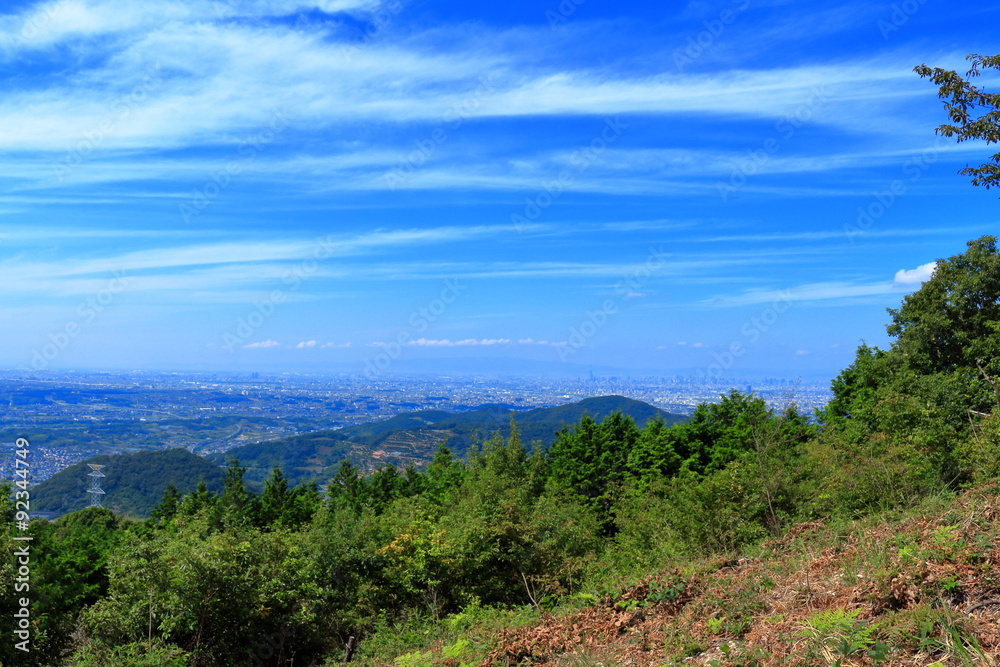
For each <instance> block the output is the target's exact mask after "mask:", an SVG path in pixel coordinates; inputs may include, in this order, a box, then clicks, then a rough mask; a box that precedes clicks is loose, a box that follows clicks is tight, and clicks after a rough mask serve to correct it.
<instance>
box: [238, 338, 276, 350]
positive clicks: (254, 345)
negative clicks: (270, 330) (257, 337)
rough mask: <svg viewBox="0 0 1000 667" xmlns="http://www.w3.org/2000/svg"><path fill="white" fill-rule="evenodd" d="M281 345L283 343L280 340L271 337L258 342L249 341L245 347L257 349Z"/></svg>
mask: <svg viewBox="0 0 1000 667" xmlns="http://www.w3.org/2000/svg"><path fill="white" fill-rule="evenodd" d="M280 345H281V343H279V342H278V341H276V340H271V339H270V338H268V339H267V340H263V341H259V342H257V343H247V344H246V345H244V346H243V347H244V349H248V350H255V349H263V348H268V347H279V346H280Z"/></svg>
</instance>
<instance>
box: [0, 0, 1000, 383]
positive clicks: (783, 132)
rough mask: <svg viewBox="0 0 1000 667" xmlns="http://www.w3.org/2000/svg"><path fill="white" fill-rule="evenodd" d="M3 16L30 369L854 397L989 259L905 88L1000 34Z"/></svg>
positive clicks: (831, 26)
mask: <svg viewBox="0 0 1000 667" xmlns="http://www.w3.org/2000/svg"><path fill="white" fill-rule="evenodd" d="M5 11H6V13H5V14H4V15H2V17H0V30H2V33H3V36H4V37H3V40H2V47H0V54H2V58H3V61H2V62H3V64H2V68H0V77H2V79H3V90H4V95H3V98H2V100H0V127H2V128H3V132H2V133H0V144H2V153H0V164H2V172H0V173H2V180H0V188H2V192H3V201H2V203H0V214H2V216H3V224H2V227H0V275H2V277H3V281H4V288H5V289H4V294H5V298H4V299H3V303H2V308H3V317H2V319H0V337H2V342H3V345H2V346H0V350H2V352H0V364H2V365H6V366H8V367H11V368H29V369H30V368H34V369H67V368H176V369H199V368H205V369H251V370H261V371H273V370H283V369H288V370H299V371H301V370H310V371H315V372H322V371H325V370H336V371H343V370H347V371H353V372H358V373H364V372H367V373H369V374H383V373H391V372H394V371H401V370H406V369H410V368H415V367H418V366H419V367H421V368H425V369H433V368H436V367H437V368H441V369H447V368H450V367H451V366H450V365H449V364H453V363H457V362H455V360H456V359H460V360H461V359H465V360H469V359H472V360H477V361H476V363H482V364H483V367H484V368H485V367H487V366H489V367H490V368H501V369H502V368H508V369H510V370H511V372H513V371H514V370H518V371H522V370H524V369H530V368H532V367H537V368H538V369H549V370H552V369H569V370H568V371H567V372H575V371H576V370H579V371H580V372H581V373H585V372H586V371H587V370H588V369H590V368H598V369H608V368H619V369H623V368H624V369H629V370H630V371H648V372H649V373H650V374H657V373H661V372H667V373H669V372H674V371H682V372H685V373H689V374H699V373H706V372H707V373H712V374H721V375H727V376H740V375H743V374H747V375H752V374H755V373H765V374H767V375H771V376H780V377H796V376H799V375H802V376H806V377H832V375H834V374H836V372H837V371H838V370H839V369H840V368H842V367H844V366H845V365H847V364H848V363H850V361H851V359H852V358H853V354H854V350H855V348H856V347H857V345H858V343H859V342H860V341H861V340H865V341H867V342H868V343H870V344H877V345H885V344H886V343H887V339H886V336H885V331H884V325H885V323H886V322H887V314H886V312H885V309H886V308H887V307H893V306H896V305H898V303H899V301H900V299H901V298H902V297H903V296H904V295H905V294H906V293H908V292H911V291H913V290H914V289H917V288H919V285H920V283H921V280H923V279H926V278H927V277H928V275H929V272H930V269H931V268H932V266H933V265H932V262H934V260H936V259H938V258H941V257H946V256H950V255H953V254H957V253H960V252H962V251H963V250H964V248H965V242H966V241H968V240H969V239H972V238H976V237H978V236H981V235H983V234H987V233H991V232H995V231H996V229H997V224H996V223H997V217H998V214H1000V201H998V200H997V194H996V191H986V190H983V189H977V188H974V187H972V186H971V185H970V184H969V183H968V179H967V178H966V177H964V176H960V175H958V174H957V173H956V172H957V170H958V169H960V168H961V167H964V166H965V165H967V164H979V163H981V162H983V161H985V160H986V158H987V155H988V154H989V153H991V152H993V151H991V150H989V148H990V147H988V146H985V145H982V144H978V145H977V144H976V142H967V143H963V144H961V145H956V144H954V142H952V141H947V140H941V139H938V138H937V137H936V136H935V135H934V132H933V129H934V127H936V126H937V125H938V124H940V123H941V122H943V121H944V113H943V110H942V106H941V102H940V101H939V100H938V99H937V97H936V89H935V88H934V86H933V85H932V84H930V83H929V82H928V81H926V80H921V79H920V78H919V77H917V76H916V75H915V74H914V73H913V71H912V69H913V67H914V66H915V65H918V64H921V63H926V64H929V65H932V66H940V67H947V68H950V69H958V70H961V71H964V69H965V64H966V63H965V60H964V56H965V55H966V54H969V53H977V52H978V53H985V54H994V53H997V52H1000V48H998V42H997V39H996V32H997V31H996V27H997V25H1000V3H965V4H962V5H955V4H953V3H947V4H946V3H941V2H934V1H933V0H927V1H926V2H920V1H919V0H910V1H909V2H897V3H870V2H864V3H861V2H856V3H855V2H810V3H802V2H781V1H768V2H762V1H756V0H721V1H719V2H662V3H659V2H658V3H643V2H638V3H608V2H598V1H597V0H586V1H585V2H580V1H578V0H563V2H561V3H560V2H557V1H555V0H552V1H549V2H544V1H542V2H519V1H513V2H506V3H467V2H419V1H406V0H399V1H398V2H397V1H390V2H369V1H367V0H322V1H319V2H312V3H309V2H297V1H295V0H274V1H272V2H262V1H253V0H246V1H243V0H231V1H227V0H185V1H179V0H178V1H173V0H146V1H144V2H138V1H132V0H61V1H57V2H46V3H30V2H29V3H16V2H15V3H7V5H6V9H5ZM995 81H996V79H995V78H993V79H992V80H991V79H990V78H989V77H984V79H983V80H982V83H986V84H989V83H991V82H992V83H994V84H995ZM463 363H469V364H472V363H473V362H468V361H467V362H463ZM470 367H471V366H470Z"/></svg>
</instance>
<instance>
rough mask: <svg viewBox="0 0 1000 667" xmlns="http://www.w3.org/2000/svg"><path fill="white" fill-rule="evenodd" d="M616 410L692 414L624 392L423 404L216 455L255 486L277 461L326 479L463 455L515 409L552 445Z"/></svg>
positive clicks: (670, 418)
mask: <svg viewBox="0 0 1000 667" xmlns="http://www.w3.org/2000/svg"><path fill="white" fill-rule="evenodd" d="M614 412H620V413H622V414H623V415H627V416H629V417H631V418H632V419H633V420H634V421H635V422H636V424H637V425H638V426H640V427H642V426H645V425H646V424H647V423H648V422H650V421H652V420H653V419H656V418H657V417H659V418H660V419H662V420H663V421H664V423H665V424H666V425H668V426H669V425H672V424H676V423H679V422H682V421H684V420H685V419H686V417H684V416H683V415H677V414H671V413H669V412H664V411H663V410H660V409H659V408H657V407H654V406H652V405H650V404H648V403H644V402H642V401H636V400H633V399H630V398H625V397H624V396H599V397H595V398H587V399H584V400H582V401H578V402H576V403H569V404H566V405H560V406H557V407H553V408H534V409H531V410H522V411H518V410H516V409H514V408H513V406H508V405H485V406H482V407H480V408H478V409H476V410H471V411H469V412H459V413H453V412H445V411H443V410H421V411H418V412H408V413H404V414H400V415H396V416H395V417H392V418H390V419H386V420H383V421H378V422H372V423H369V424H360V425H358V426H351V427H348V428H344V429H340V430H337V431H320V432H316V433H308V434H305V435H300V436H295V437H291V438H284V439H282V440H276V441H274V442H264V443H255V444H249V445H243V446H241V447H237V448H235V449H231V450H229V451H228V452H225V453H222V454H215V455H212V456H210V457H209V458H210V459H211V460H213V461H214V462H216V463H218V464H220V465H224V464H225V463H226V462H228V461H229V460H231V459H233V458H235V459H237V460H239V461H240V463H241V464H242V465H244V466H246V468H247V473H246V479H247V482H248V483H249V484H251V485H256V484H260V483H261V482H262V481H263V479H264V478H265V477H266V476H267V474H268V473H269V472H270V471H271V469H272V468H274V466H279V467H280V468H281V469H282V471H283V472H284V473H285V475H286V476H287V477H288V478H289V479H290V481H292V482H296V483H297V482H302V481H306V480H309V479H317V480H320V481H323V480H324V479H327V478H329V477H332V476H333V474H334V473H335V472H336V468H337V466H338V465H339V464H340V461H341V460H343V459H345V458H346V459H348V460H350V461H351V462H352V463H354V464H355V465H357V466H359V467H360V468H362V469H365V470H374V469H375V468H377V467H380V466H382V465H385V464H390V465H397V466H406V465H409V464H411V463H412V464H414V465H416V466H418V467H421V466H423V465H424V464H426V463H429V462H430V460H431V458H432V457H433V456H434V452H435V451H436V450H437V447H438V445H439V444H442V443H443V444H445V445H446V446H447V447H448V448H450V449H451V450H452V451H453V452H454V453H455V455H456V456H459V457H464V456H465V455H466V454H467V453H468V451H469V448H470V447H471V446H472V445H474V444H476V443H479V442H483V441H484V440H486V439H487V438H489V437H490V436H492V435H493V434H494V433H497V432H499V433H500V434H501V436H502V437H507V436H508V435H509V428H510V418H511V415H514V418H515V420H516V422H517V427H518V429H519V430H520V433H521V439H522V440H523V441H524V442H525V443H528V444H532V443H536V442H537V443H539V444H540V445H542V446H543V447H548V446H549V445H551V444H552V443H553V441H554V440H555V436H556V433H557V432H558V431H559V430H561V429H562V428H564V427H567V426H572V425H575V424H577V423H578V422H579V421H580V419H581V418H583V416H584V415H587V416H589V417H591V418H592V419H594V420H596V421H600V420H602V419H603V418H604V417H607V416H608V415H610V414H612V413H614Z"/></svg>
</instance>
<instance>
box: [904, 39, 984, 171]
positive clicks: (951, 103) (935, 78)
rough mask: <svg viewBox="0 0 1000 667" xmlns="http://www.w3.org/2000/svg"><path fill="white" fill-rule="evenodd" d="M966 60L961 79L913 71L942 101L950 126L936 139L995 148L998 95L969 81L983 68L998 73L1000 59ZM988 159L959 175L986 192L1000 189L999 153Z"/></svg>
mask: <svg viewBox="0 0 1000 667" xmlns="http://www.w3.org/2000/svg"><path fill="white" fill-rule="evenodd" d="M966 60H968V61H970V63H971V66H970V68H969V71H968V72H966V75H965V78H963V77H962V76H960V75H959V74H958V73H957V72H956V71H954V70H945V69H941V68H940V67H934V68H930V67H928V66H927V65H918V66H917V67H915V68H913V69H914V71H915V72H916V73H917V74H919V75H920V77H921V78H929V79H930V80H931V82H932V83H933V84H934V85H936V86H938V97H940V98H941V99H942V100H944V108H945V110H946V111H947V113H948V119H949V120H950V121H951V122H950V123H945V124H943V125H940V126H939V127H938V128H937V130H936V131H937V133H938V134H939V135H942V136H945V137H956V138H957V140H958V141H959V142H962V141H969V140H970V139H982V140H983V141H985V142H986V143H987V144H995V143H997V142H998V141H1000V94H998V93H988V92H986V90H985V89H983V88H978V87H976V86H974V85H973V84H972V83H971V80H972V79H973V78H975V77H978V76H980V74H981V73H982V70H983V69H984V68H988V69H1000V55H996V56H981V55H979V54H975V53H974V54H972V55H969V56H966ZM980 112H983V113H982V115H977V114H979V113H980ZM990 159H991V161H990V162H986V163H984V164H982V165H980V166H979V167H966V168H965V169H962V170H960V171H959V173H960V174H965V175H967V176H972V184H973V185H982V186H984V187H986V188H987V189H988V188H990V187H993V186H995V185H1000V153H996V154H994V155H993V156H992V157H991V158H990Z"/></svg>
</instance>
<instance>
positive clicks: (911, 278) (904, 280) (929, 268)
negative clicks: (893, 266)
mask: <svg viewBox="0 0 1000 667" xmlns="http://www.w3.org/2000/svg"><path fill="white" fill-rule="evenodd" d="M935 270H937V262H928V263H926V264H921V265H920V266H918V267H917V268H915V269H900V270H899V271H896V277H895V279H894V281H893V282H894V283H895V284H896V285H901V286H907V287H911V286H913V285H920V284H922V283H925V282H927V281H928V280H930V279H931V276H933V275H934V271H935Z"/></svg>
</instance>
